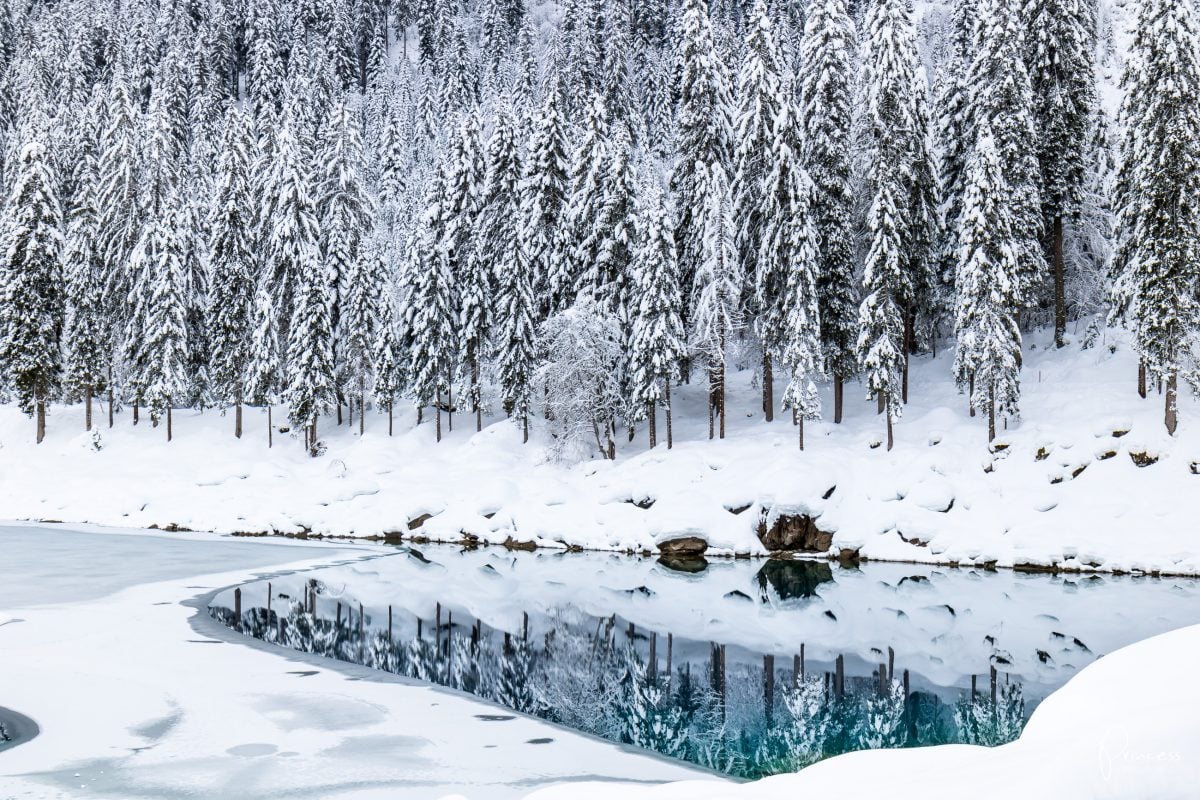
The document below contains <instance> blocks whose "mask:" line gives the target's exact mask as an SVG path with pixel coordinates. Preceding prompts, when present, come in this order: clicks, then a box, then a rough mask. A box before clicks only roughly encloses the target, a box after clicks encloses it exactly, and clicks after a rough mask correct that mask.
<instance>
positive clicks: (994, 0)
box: [960, 0, 1048, 305]
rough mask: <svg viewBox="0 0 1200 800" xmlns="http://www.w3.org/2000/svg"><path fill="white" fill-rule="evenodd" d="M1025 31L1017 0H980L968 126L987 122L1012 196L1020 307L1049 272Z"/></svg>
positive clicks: (1032, 296)
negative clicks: (1017, 239) (1026, 62)
mask: <svg viewBox="0 0 1200 800" xmlns="http://www.w3.org/2000/svg"><path fill="white" fill-rule="evenodd" d="M1023 29H1024V22H1023V20H1022V19H1021V15H1020V8H1019V5H1018V4H1017V3H1012V2H1009V1H1008V0H979V23H978V24H977V25H976V26H975V59H974V61H973V62H972V64H971V69H970V76H969V81H970V86H969V88H970V91H971V96H972V98H973V101H974V106H973V109H972V124H973V126H974V128H975V130H976V131H978V130H979V129H980V127H981V126H982V125H983V124H984V122H985V121H986V123H987V125H988V127H989V128H990V130H991V134H992V137H993V138H994V140H995V142H996V149H997V151H998V152H999V154H1000V163H1001V165H1002V166H1003V167H1004V179H1005V181H1006V183H1007V184H1008V188H1009V193H1010V194H1011V196H1012V209H1013V224H1014V226H1015V227H1014V230H1015V231H1016V233H1017V235H1018V237H1019V238H1020V248H1019V251H1018V264H1019V265H1020V269H1019V271H1018V274H1017V276H1016V277H1017V284H1016V285H1017V291H1016V294H1015V298H1016V300H1017V302H1018V303H1021V304H1022V305H1032V304H1033V303H1034V302H1035V301H1036V297H1035V291H1036V289H1037V288H1038V285H1039V282H1040V281H1041V280H1042V279H1043V277H1044V276H1045V275H1046V274H1047V272H1048V270H1047V269H1046V259H1045V254H1044V251H1043V249H1042V241H1041V235H1042V202H1041V197H1040V193H1039V191H1038V183H1039V173H1038V160H1037V146H1038V137H1037V133H1036V130H1035V128H1034V117H1033V110H1034V101H1033V91H1032V88H1031V86H1030V82H1029V73H1028V72H1027V71H1026V69H1025V61H1024V59H1023V52H1022V47H1021V35H1022V31H1023ZM976 135H977V134H976ZM960 246H961V245H960Z"/></svg>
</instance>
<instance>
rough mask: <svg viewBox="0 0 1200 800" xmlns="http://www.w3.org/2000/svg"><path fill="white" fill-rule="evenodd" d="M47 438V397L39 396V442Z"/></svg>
mask: <svg viewBox="0 0 1200 800" xmlns="http://www.w3.org/2000/svg"><path fill="white" fill-rule="evenodd" d="M45 438H46V398H44V397H41V396H40V395H39V396H38V398H37V443H38V444H41V443H42V440H43V439H45Z"/></svg>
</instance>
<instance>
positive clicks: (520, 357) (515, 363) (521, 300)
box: [476, 105, 538, 441]
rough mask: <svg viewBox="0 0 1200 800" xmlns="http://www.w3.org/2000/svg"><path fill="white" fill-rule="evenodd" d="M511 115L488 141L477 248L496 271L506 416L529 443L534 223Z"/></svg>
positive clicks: (496, 328)
mask: <svg viewBox="0 0 1200 800" xmlns="http://www.w3.org/2000/svg"><path fill="white" fill-rule="evenodd" d="M515 136H516V134H515V130H514V124H513V120H512V116H511V112H510V111H509V109H508V108H507V107H505V106H503V105H502V106H501V107H500V108H498V109H497V112H496V119H495V124H494V128H493V130H492V136H491V138H490V139H489V141H488V171H487V180H486V183H485V186H484V192H483V203H484V205H483V210H482V212H481V214H482V225H481V226H480V232H481V238H479V239H478V240H477V242H476V248H477V251H478V253H479V255H480V256H481V257H483V256H486V257H487V258H484V259H483V260H484V261H487V260H489V259H490V263H491V265H492V269H493V270H494V273H493V274H494V277H495V281H496V283H495V286H496V299H495V306H494V309H493V313H494V315H495V316H494V324H493V338H494V342H495V348H496V369H497V373H498V376H497V377H498V378H499V381H500V395H501V399H502V401H503V403H504V410H505V412H507V413H508V414H509V415H510V416H515V417H516V418H517V419H518V420H520V422H521V426H522V431H523V437H524V440H525V441H528V440H529V408H530V393H531V387H530V384H531V381H532V378H533V370H534V367H535V361H536V355H535V350H534V347H535V337H536V327H535V325H536V323H535V321H534V320H535V317H536V315H537V308H538V306H537V301H536V299H535V297H534V293H533V292H534V283H533V281H534V274H533V269H532V264H531V263H530V261H529V255H528V253H527V252H526V250H525V242H526V241H527V240H528V239H529V234H528V233H527V232H526V231H525V229H526V228H527V227H528V226H529V224H530V220H529V219H528V218H526V217H525V216H524V214H523V213H522V207H521V192H520V188H521V176H522V174H523V171H522V166H521V159H520V153H519V151H518V149H517V143H516V138H515Z"/></svg>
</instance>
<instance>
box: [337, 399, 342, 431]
mask: <svg viewBox="0 0 1200 800" xmlns="http://www.w3.org/2000/svg"><path fill="white" fill-rule="evenodd" d="M337 410H338V425H339V426H340V425H341V424H342V398H341V396H339V397H338V401H337Z"/></svg>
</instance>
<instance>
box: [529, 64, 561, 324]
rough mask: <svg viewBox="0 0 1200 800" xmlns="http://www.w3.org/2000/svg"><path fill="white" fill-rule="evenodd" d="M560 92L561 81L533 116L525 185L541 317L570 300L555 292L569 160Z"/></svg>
mask: <svg viewBox="0 0 1200 800" xmlns="http://www.w3.org/2000/svg"><path fill="white" fill-rule="evenodd" d="M561 95H562V81H561V79H559V80H556V81H555V82H554V85H553V86H552V87H550V89H549V90H548V91H547V92H546V97H545V99H544V100H543V101H542V105H541V108H540V109H539V110H538V111H537V113H536V114H535V115H534V120H533V133H532V135H531V138H530V142H529V154H528V156H527V158H526V161H525V182H524V185H523V189H522V204H523V208H522V214H523V215H524V217H525V220H526V225H525V235H526V240H525V252H526V255H527V256H528V258H529V268H530V270H531V271H532V273H533V275H534V287H535V292H536V295H537V298H538V300H539V309H538V318H539V319H545V318H546V317H547V316H549V314H550V311H551V309H552V308H553V307H554V306H555V304H556V301H557V303H558V304H563V303H565V302H566V300H567V298H566V297H565V296H563V297H558V298H555V297H554V294H553V292H552V291H551V275H552V269H553V267H554V264H555V248H556V245H555V241H556V236H557V233H558V227H559V224H560V220H561V219H562V216H563V212H564V208H565V205H566V194H567V165H568V159H567V153H566V133H565V120H564V119H563V110H562V102H563V101H562V97H561ZM558 281H559V284H560V286H561V287H562V289H566V288H568V287H569V286H572V285H573V284H568V283H567V277H566V276H562V277H560V278H559V279H558Z"/></svg>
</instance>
